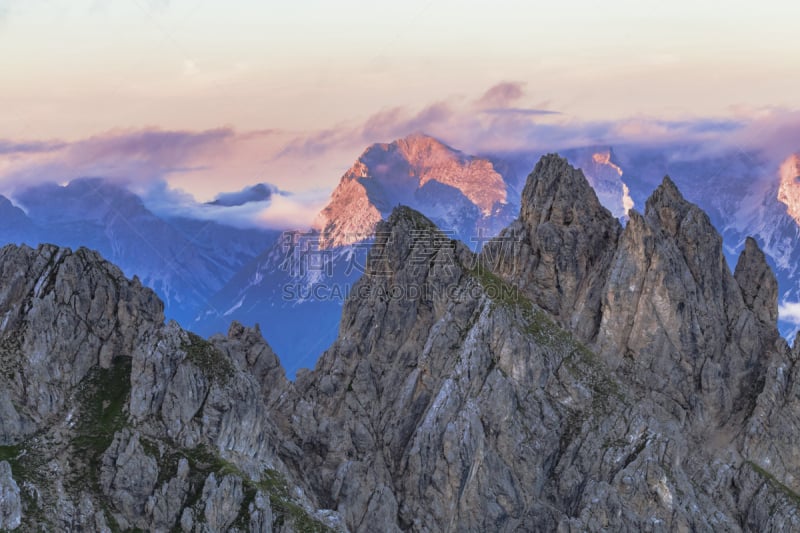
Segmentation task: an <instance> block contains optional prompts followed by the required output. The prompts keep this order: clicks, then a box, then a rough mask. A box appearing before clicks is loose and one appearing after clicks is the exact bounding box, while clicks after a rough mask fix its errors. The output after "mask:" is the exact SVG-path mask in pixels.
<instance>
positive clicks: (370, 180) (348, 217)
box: [314, 133, 508, 247]
mask: <svg viewBox="0 0 800 533" xmlns="http://www.w3.org/2000/svg"><path fill="white" fill-rule="evenodd" d="M507 200H508V195H507V186H506V183H505V181H504V180H503V177H502V176H501V175H500V174H499V173H498V172H497V170H496V169H495V168H494V166H493V164H492V163H491V162H490V161H489V160H487V159H482V158H479V157H474V156H470V155H467V154H464V153H463V152H460V151H458V150H455V149H453V148H451V147H449V146H447V145H446V144H444V143H442V142H441V141H439V140H437V139H434V138H433V137H430V136H427V135H424V134H421V133H418V134H414V135H410V136H408V137H405V138H403V139H398V140H396V141H394V142H391V143H378V144H373V145H372V146H370V147H369V148H367V149H366V150H365V151H364V153H362V154H361V156H360V157H359V158H358V160H357V161H356V163H355V164H354V165H353V166H352V167H351V168H350V169H349V170H348V171H347V172H346V173H345V174H344V176H342V179H341V181H340V182H339V185H338V186H337V188H336V189H335V190H334V192H333V194H332V195H331V200H330V202H329V203H328V205H327V206H326V207H325V208H324V209H323V210H322V211H321V212H320V214H319V216H318V217H317V220H316V221H315V223H314V226H315V228H317V229H319V230H320V231H321V233H323V234H325V235H327V237H326V239H327V242H325V243H324V245H325V246H327V247H330V246H336V245H341V244H350V243H352V242H357V241H359V240H363V238H364V236H368V235H370V234H371V233H372V232H373V231H374V229H375V224H377V222H378V221H379V220H381V218H385V217H387V216H389V214H390V213H391V211H392V209H394V207H396V206H397V205H400V204H403V205H410V206H412V207H414V208H416V209H419V210H420V211H423V212H425V213H428V214H429V215H430V216H431V217H432V218H434V219H436V220H437V222H438V223H439V224H440V225H442V227H443V229H447V230H455V231H456V232H458V233H465V235H463V237H464V238H466V237H467V236H468V235H466V233H469V232H470V231H474V230H475V227H476V224H478V223H479V221H480V220H482V219H486V218H488V217H491V216H494V215H496V214H497V210H498V209H499V208H501V207H503V206H505V205H506V202H507ZM465 221H466V222H465Z"/></svg>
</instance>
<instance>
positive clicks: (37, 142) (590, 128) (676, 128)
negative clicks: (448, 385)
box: [0, 81, 800, 227]
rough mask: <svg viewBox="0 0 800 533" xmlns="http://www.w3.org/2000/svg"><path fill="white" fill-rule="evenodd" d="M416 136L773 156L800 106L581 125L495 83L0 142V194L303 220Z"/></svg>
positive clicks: (537, 147) (540, 146)
mask: <svg viewBox="0 0 800 533" xmlns="http://www.w3.org/2000/svg"><path fill="white" fill-rule="evenodd" d="M416 132H424V133H428V134H430V135H433V136H435V137H438V138H440V139H441V140H443V141H445V142H446V143H448V144H449V145H451V146H454V147H456V148H458V149H461V150H463V151H465V152H468V153H472V154H500V153H525V154H531V155H535V154H539V153H543V152H547V151H555V150H563V149H566V148H570V147H577V146H587V145H605V146H608V145H611V146H613V145H619V144H637V145H644V146H654V147H656V146H670V147H672V148H673V150H672V151H671V153H673V154H688V155H687V157H696V156H699V155H703V154H713V153H723V152H724V151H726V150H732V149H733V150H740V151H748V150H759V151H762V152H763V153H764V154H766V156H767V157H768V158H774V159H775V161H776V164H777V162H779V161H780V160H783V158H785V156H786V154H787V153H791V152H794V151H797V150H798V149H799V148H800V140H799V139H800V112H798V111H790V110H785V109H778V108H767V109H735V110H732V111H731V115H730V116H729V117H723V118H720V117H710V118H708V117H687V118H681V119H670V120H667V119H664V118H660V117H646V116H636V117H630V118H628V119H623V120H607V121H582V120H580V119H578V118H576V117H572V116H570V115H568V114H564V113H561V112H560V110H558V109H552V108H551V107H550V105H549V104H548V102H547V101H545V100H542V99H541V98H540V97H539V96H538V95H535V94H531V93H530V91H529V90H528V88H527V86H526V85H525V84H524V83H521V82H516V81H503V82H500V83H498V84H496V85H494V86H492V87H489V88H488V89H486V90H485V91H484V92H482V93H480V94H478V95H477V96H475V95H473V96H468V95H456V96H450V97H447V98H439V99H436V100H434V101H432V102H431V103H429V104H428V105H425V106H422V107H420V108H407V107H402V106H395V107H388V108H385V109H381V110H378V111H377V112H375V113H373V114H371V115H369V116H367V117H364V118H362V119H359V120H356V119H354V120H352V121H348V122H346V123H340V124H336V125H334V126H330V127H326V128H322V129H319V130H313V131H285V130H279V129H265V130H258V131H245V132H241V131H237V130H235V129H233V128H231V127H222V128H215V129H209V130H201V131H188V130H162V129H159V128H146V129H139V130H114V131H109V132H105V133H102V134H98V135H95V136H92V137H88V138H85V139H81V140H77V141H71V142H70V141H63V140H58V139H44V140H42V139H5V140H2V139H0V194H11V195H12V196H13V193H14V191H15V190H21V189H23V188H27V187H29V186H31V185H33V184H37V183H44V182H56V183H65V182H68V181H70V180H72V179H75V178H79V177H103V178H106V179H109V180H112V181H115V182H117V183H121V184H125V185H127V186H128V187H129V188H131V189H132V190H133V191H134V192H137V193H139V194H141V195H142V196H143V197H144V198H146V200H147V202H148V205H152V206H154V207H153V208H154V209H160V210H162V211H164V212H171V213H177V214H180V213H183V214H185V215H187V216H189V215H190V214H191V215H192V216H198V217H203V218H213V219H218V220H223V221H225V220H233V221H234V222H235V223H236V224H245V225H246V224H250V225H268V226H278V227H292V226H307V225H309V224H310V223H311V221H312V220H313V218H314V216H315V215H316V211H317V210H318V209H319V208H320V207H322V205H324V203H325V200H326V198H327V195H328V194H329V192H330V191H331V190H332V189H333V188H334V187H335V186H336V184H337V182H338V179H339V177H340V176H341V175H342V174H343V173H344V172H345V171H346V170H347V168H348V167H349V166H350V165H351V164H352V163H353V162H354V160H355V159H356V158H357V157H358V155H359V154H360V153H361V152H362V151H363V150H364V149H365V148H366V147H367V146H369V145H370V144H372V143H375V142H390V141H392V140H394V139H397V138H400V137H404V136H406V135H408V134H411V133H416ZM676 147H678V148H679V149H675V148H676ZM776 168H777V167H776ZM267 183H269V184H272V185H266V184H267ZM228 191H236V192H228ZM278 191H286V192H285V193H281V194H277V193H278ZM207 203H210V204H212V205H204V204H207Z"/></svg>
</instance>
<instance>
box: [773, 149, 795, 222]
mask: <svg viewBox="0 0 800 533" xmlns="http://www.w3.org/2000/svg"><path fill="white" fill-rule="evenodd" d="M779 174H780V185H779V186H778V201H780V202H782V203H783V204H785V205H786V211H787V212H788V213H789V216H790V217H792V218H793V219H794V220H795V221H796V222H797V223H798V224H800V154H792V155H790V156H789V157H787V158H786V160H785V161H784V162H783V164H781V167H780V171H779Z"/></svg>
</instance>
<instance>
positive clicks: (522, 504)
mask: <svg viewBox="0 0 800 533" xmlns="http://www.w3.org/2000/svg"><path fill="white" fill-rule="evenodd" d="M522 197H523V202H524V203H523V207H522V209H521V212H520V217H519V219H518V220H517V221H516V222H515V223H514V224H512V225H511V226H510V227H509V228H508V229H507V230H505V231H504V232H503V233H502V234H501V235H500V236H499V237H498V239H496V240H495V241H494V242H493V243H491V244H489V245H488V246H487V247H486V248H485V249H484V251H483V252H482V253H481V254H479V255H475V254H473V253H472V252H471V251H470V250H469V249H468V248H467V247H466V246H465V245H464V244H462V243H458V242H454V241H451V240H450V239H447V238H441V237H442V236H443V234H442V233H441V231H440V230H439V229H437V228H436V227H435V225H434V224H433V223H432V222H431V221H430V220H428V219H426V218H425V217H424V216H422V215H421V214H420V213H418V212H416V211H413V210H411V209H408V208H398V209H396V210H394V212H393V214H392V215H391V216H390V217H389V219H388V220H387V221H385V222H381V223H380V224H379V226H378V228H377V231H376V239H375V244H374V246H373V247H372V249H371V250H370V252H369V254H370V255H369V260H368V262H367V264H368V265H369V268H368V269H367V272H366V274H365V275H364V276H362V277H361V279H360V280H359V281H358V282H357V283H356V286H355V287H354V291H353V292H352V293H351V295H350V297H349V298H348V299H347V301H346V304H345V306H344V310H343V315H342V321H341V324H340V333H339V336H338V338H337V339H336V341H335V342H334V343H333V345H332V346H331V348H330V349H329V350H328V351H326V352H325V354H324V355H323V357H322V358H321V359H320V361H319V362H318V364H317V366H316V368H315V369H314V370H311V371H303V372H300V373H298V376H297V380H296V382H295V383H291V382H289V381H287V380H286V378H285V375H284V373H283V370H282V368H281V367H280V365H279V363H278V361H277V358H276V356H275V354H274V353H273V352H272V350H271V349H270V348H269V347H268V346H267V345H266V344H265V343H264V342H263V340H262V339H261V337H260V334H259V331H258V330H251V329H247V328H244V327H242V326H240V325H238V324H234V325H232V326H231V328H230V330H229V332H228V335H227V336H225V337H223V336H215V337H213V338H211V339H210V340H209V341H208V342H205V341H202V340H201V339H198V338H197V337H194V336H192V335H190V334H187V333H186V332H183V331H182V330H181V329H180V328H179V327H178V326H177V325H176V324H174V323H171V324H166V325H164V324H163V323H161V318H162V317H161V314H160V313H161V308H160V306H159V305H158V303H157V301H156V300H155V299H154V298H153V295H152V293H151V292H150V291H147V290H145V289H142V288H141V287H140V286H139V285H138V284H137V283H136V282H129V281H127V280H124V279H123V278H122V277H121V273H120V272H119V271H118V270H117V269H115V268H114V267H111V266H110V265H108V264H107V263H105V262H104V261H102V260H101V259H100V258H99V257H98V256H96V255H95V254H92V253H90V252H86V251H78V252H75V253H71V252H69V251H66V250H60V249H55V248H52V247H43V248H40V249H39V250H30V249H28V248H17V247H13V246H9V247H6V248H4V249H3V250H2V252H0V269H3V277H2V279H4V280H5V279H10V280H12V282H11V283H10V284H8V285H4V286H3V290H2V292H0V309H7V310H9V311H7V312H6V314H5V315H4V317H3V319H0V341H2V346H3V350H4V351H3V357H4V365H3V367H4V368H5V369H11V370H12V372H10V373H9V372H8V371H6V372H4V373H3V374H1V375H0V382H2V384H3V387H2V388H0V390H2V391H4V393H3V394H5V397H4V400H3V402H2V405H3V408H5V409H8V410H9V413H10V412H11V411H10V410H11V409H13V410H14V412H15V413H17V414H18V415H19V416H17V417H16V418H14V417H12V416H4V417H3V418H2V420H17V419H18V420H20V423H19V424H17V425H13V426H6V425H4V426H2V427H0V431H2V433H0V439H2V442H3V443H4V444H6V445H8V446H6V447H4V448H2V449H0V450H2V453H4V455H3V456H2V457H3V458H7V460H6V461H2V460H0V485H2V486H3V487H8V490H6V491H5V492H4V493H3V496H2V500H0V509H4V510H5V509H8V510H10V511H11V512H10V513H3V514H0V516H2V517H3V519H4V520H6V522H5V523H0V527H15V525H16V524H17V523H18V522H22V523H23V524H25V525H26V526H27V527H30V528H33V527H35V526H37V525H38V526H44V527H46V528H47V527H49V528H50V529H53V528H55V529H61V530H77V529H79V528H84V529H86V528H88V529H101V528H102V527H103V526H104V525H109V526H110V525H111V524H112V522H113V523H115V524H116V525H118V526H120V527H123V528H124V527H138V528H144V529H153V530H169V529H173V528H175V529H179V530H182V531H207V530H228V529H230V530H235V531H242V530H245V529H248V530H252V531H270V530H278V531H286V530H312V531H313V530H324V529H325V528H334V529H341V530H350V531H431V530H435V531H487V530H491V531H519V530H525V531H530V530H534V531H538V530H547V531H551V530H560V531H607V530H613V531H634V530H701V531H711V530H714V531H718V530H726V531H786V530H792V529H796V528H798V527H800V518H799V515H798V505H800V503H798V502H800V498H798V496H797V494H798V491H799V490H800V484H799V482H798V480H800V460H799V459H798V457H797V455H796V453H795V452H794V449H795V446H794V440H795V439H794V436H795V435H796V433H797V431H798V428H800V420H799V419H798V416H797V413H798V410H797V407H798V406H797V405H796V403H797V402H796V396H797V394H796V392H797V390H796V389H797V387H798V386H800V380H799V379H798V375H797V368H796V367H797V365H795V362H796V361H797V357H798V353H799V352H798V344H797V343H796V345H795V348H794V349H790V348H789V347H788V346H787V344H786V342H785V341H784V340H783V339H782V338H781V337H780V336H779V335H778V331H777V328H776V324H775V318H776V315H777V301H776V299H777V283H776V280H775V278H774V275H773V274H772V272H771V271H770V269H769V266H768V265H767V263H766V259H765V256H764V254H763V253H762V252H761V251H760V249H759V248H758V246H757V244H756V242H755V241H754V240H752V239H751V240H748V241H747V242H746V244H745V250H744V252H743V253H742V254H741V256H740V257H739V259H738V261H737V266H736V269H735V272H734V273H731V271H730V269H729V268H728V266H727V262H726V259H725V255H724V253H723V250H722V244H721V242H722V239H721V237H720V235H719V234H718V233H716V232H715V230H714V229H713V227H712V226H711V225H710V221H709V218H708V217H707V216H706V215H705V214H704V213H703V212H702V211H701V210H700V209H699V208H697V206H695V205H693V204H691V203H690V202H688V201H687V200H685V199H684V198H683V197H682V195H681V194H680V192H679V191H678V189H677V187H676V186H675V185H674V183H673V182H672V181H671V180H670V179H668V178H667V179H664V180H663V181H662V184H661V185H660V186H659V188H658V189H657V190H656V191H655V192H654V193H653V195H652V196H651V198H650V199H649V200H648V201H647V202H646V207H645V212H644V213H643V214H638V213H636V212H632V213H631V218H630V221H629V223H628V224H627V225H626V226H625V228H624V229H623V228H622V227H621V226H620V225H619V223H618V222H617V220H616V219H615V217H614V216H613V215H612V214H611V213H610V212H609V211H608V210H606V209H605V208H603V207H602V206H601V205H600V203H599V201H598V200H597V196H596V194H595V193H594V191H593V190H592V189H591V187H590V186H589V184H588V182H587V181H586V180H585V179H584V178H583V176H582V174H581V173H580V172H579V171H577V170H575V169H574V168H572V167H570V166H569V165H568V164H567V162H566V161H564V160H563V159H560V158H557V157H555V156H547V157H545V158H543V160H542V161H541V162H540V163H539V164H537V167H536V169H535V170H534V172H533V173H532V174H531V175H530V176H529V178H528V182H527V185H526V187H525V190H524V191H523V195H522ZM576 206H581V207H583V206H587V209H585V210H580V212H579V211H576V209H578V208H576ZM419 235H430V236H431V238H429V239H428V238H426V239H419V238H417V237H418V236H419ZM500 251H503V254H502V255H500V254H499V252H500ZM576 252H577V253H579V254H580V255H575V254H576ZM78 273H86V274H85V275H81V276H78ZM78 279H85V280H86V282H85V283H84V284H81V283H79V282H78V281H77V280H78ZM76 284H77V285H76ZM559 290H562V291H563V294H564V295H565V296H564V298H563V300H562V301H556V300H554V299H553V298H552V294H553V292H554V291H555V292H558V291H559ZM56 316H63V317H64V320H65V322H63V324H64V326H65V327H66V330H67V331H70V332H73V331H74V335H73V336H71V337H65V336H64V335H61V333H63V332H62V331H61V330H60V327H61V324H62V322H58V321H52V317H56ZM94 324H101V325H105V326H106V327H104V328H100V329H97V330H96V331H95V326H94ZM34 332H36V333H34ZM44 332H47V334H44ZM20 339H21V342H17V341H18V340H20ZM95 339H101V342H100V343H99V344H98V343H97V341H96V340H95ZM84 346H85V347H87V349H83V347H84ZM106 346H108V348H106ZM76 356H77V357H78V359H75V357H76ZM72 361H78V362H79V363H80V364H67V363H70V362H72ZM118 365H119V366H118ZM126 365H127V366H126ZM51 367H52V368H60V369H62V371H61V372H60V373H53V374H49V373H46V372H45V369H46V368H51ZM106 369H107V370H110V371H111V373H110V374H109V373H108V372H107V371H106ZM31 380H34V381H31ZM28 383H37V384H43V385H40V387H43V388H42V389H41V390H52V394H33V395H30V396H27V397H23V396H22V394H23V393H24V389H23V388H21V385H24V384H28ZM128 387H129V388H128ZM114 390H116V391H119V392H118V393H117V394H116V395H111V396H108V394H109V392H110V391H114ZM68 398H75V401H67V400H65V399H68ZM97 398H105V399H107V400H106V401H100V402H97V401H95V400H96V399H97ZM9 406H10V407H9ZM16 406H24V407H20V408H17V407H16ZM87 462H88V464H94V465H97V468H96V469H94V470H88V471H90V472H91V471H96V472H98V474H97V477H96V478H94V479H92V480H90V483H88V484H87V483H78V484H76V483H75V480H76V479H77V473H78V472H85V471H87V470H86V466H87ZM45 472H56V473H57V474H55V475H48V476H46V475H44V473H45ZM15 487H16V488H15ZM38 502H41V505H39V503H38ZM42 508H47V509H53V511H52V512H49V513H47V514H42V513H39V512H37V509H42ZM14 513H16V514H14ZM6 516H10V517H11V518H5V517H6Z"/></svg>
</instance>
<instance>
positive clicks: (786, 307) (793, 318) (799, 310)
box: [778, 302, 800, 326]
mask: <svg viewBox="0 0 800 533" xmlns="http://www.w3.org/2000/svg"><path fill="white" fill-rule="evenodd" d="M778 316H779V317H780V319H781V320H783V321H786V322H789V323H790V324H794V325H795V326H800V302H783V303H781V304H780V305H779V306H778Z"/></svg>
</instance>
